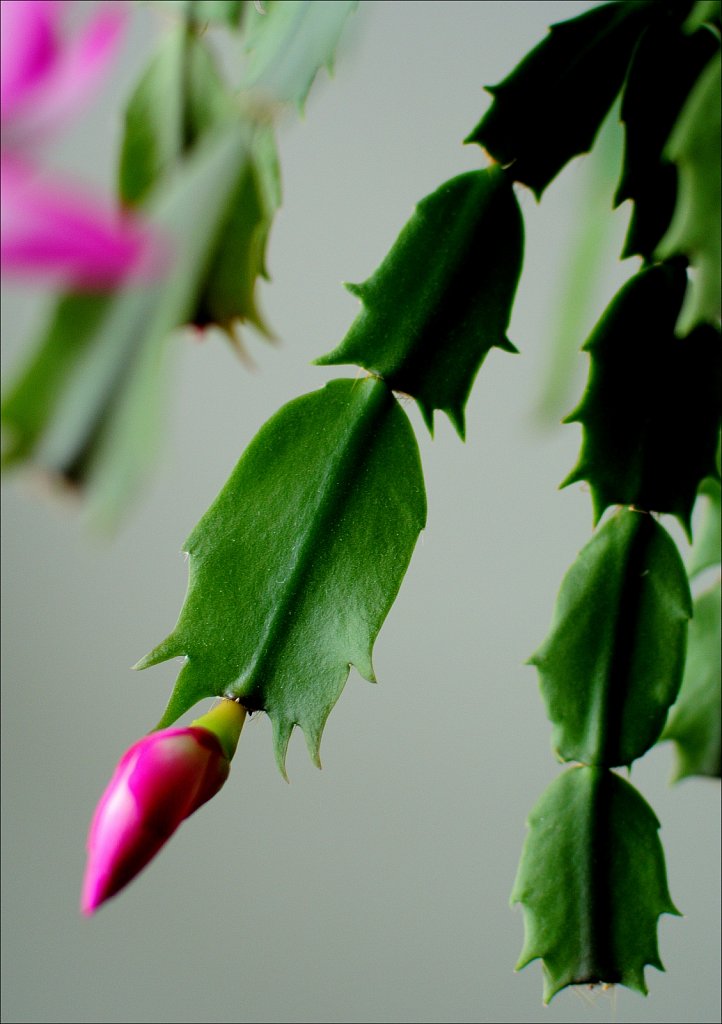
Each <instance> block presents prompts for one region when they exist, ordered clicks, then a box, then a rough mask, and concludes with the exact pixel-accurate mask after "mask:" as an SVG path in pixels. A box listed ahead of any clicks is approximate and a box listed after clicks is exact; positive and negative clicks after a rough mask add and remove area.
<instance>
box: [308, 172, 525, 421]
mask: <svg viewBox="0 0 722 1024" xmlns="http://www.w3.org/2000/svg"><path fill="white" fill-rule="evenodd" d="M523 251H524V228H523V221H522V217H521V212H520V210H519V206H518V203H517V201H516V197H515V195H514V192H513V190H512V185H511V181H510V180H509V178H508V177H507V176H506V175H505V174H504V172H503V171H502V169H501V168H500V167H498V166H497V167H490V168H488V169H487V170H483V171H472V172H471V173H469V174H462V175H460V176H459V177H458V178H453V179H452V180H451V181H448V182H446V183H445V184H444V185H442V186H441V188H439V189H438V190H437V191H436V192H434V193H433V194H432V195H430V196H428V197H427V198H426V199H424V200H422V202H420V203H419V204H418V206H417V207H416V211H415V213H414V215H413V217H412V218H411V220H410V221H409V222H408V224H407V225H406V227H405V228H404V230H403V231H402V232H401V234H400V235H399V237H398V239H397V240H396V242H395V244H394V246H393V247H392V249H391V251H390V252H389V254H388V256H387V257H386V259H385V260H384V261H383V263H382V264H381V266H380V267H379V268H378V270H377V271H376V273H375V274H374V275H373V276H372V277H370V278H369V279H368V281H365V282H364V283H363V284H353V285H347V286H346V287H347V288H348V290H349V291H350V292H351V293H352V294H353V295H356V296H357V297H358V298H359V299H360V300H361V302H362V303H363V310H362V312H361V313H360V314H359V316H358V317H357V319H356V320H355V321H354V323H353V324H352V326H351V329H350V330H349V332H348V334H347V335H346V337H345V338H344V340H343V342H342V343H341V345H339V347H338V348H336V349H334V351H333V352H331V353H329V355H327V356H324V357H323V358H321V359H317V360H316V362H317V363H318V364H319V365H322V366H329V365H337V364H339V363H342V364H343V363H356V364H358V365H359V366H363V367H365V368H366V369H367V370H371V371H372V372H373V373H376V374H378V375H379V376H381V377H383V379H384V380H385V381H386V382H387V383H388V384H389V386H390V387H392V388H394V389H395V390H397V391H401V392H404V393H405V394H408V395H413V397H414V398H415V399H416V401H417V402H418V404H419V408H420V409H421V412H422V414H423V417H424V420H425V421H426V423H427V425H428V427H429V429H431V427H432V424H433V415H434V409H443V411H444V412H445V413H447V415H448V416H449V419H450V420H451V422H452V423H453V424H454V426H455V427H456V429H457V431H458V433H459V435H460V436H461V437H462V438H463V437H464V406H465V405H466V402H467V399H468V397H469V392H470V391H471V387H472V385H473V383H474V378H475V377H476V374H477V372H478V370H479V367H480V366H481V364H482V362H483V361H484V359H485V358H486V355H487V353H488V352H489V350H490V349H491V348H493V347H494V346H496V347H497V348H501V349H504V350H505V351H507V352H515V351H516V349H515V348H514V346H513V345H512V344H511V342H510V341H509V339H508V338H507V336H506V331H507V327H508V325H509V318H510V315H511V307H512V303H513V301H514V294H515V292H516V286H517V283H518V280H519V275H520V273H521V264H522V255H523ZM431 254H433V255H431Z"/></svg>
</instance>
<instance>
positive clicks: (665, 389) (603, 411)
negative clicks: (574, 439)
mask: <svg viewBox="0 0 722 1024" xmlns="http://www.w3.org/2000/svg"><path fill="white" fill-rule="evenodd" d="M686 284H687V277H686V274H685V271H684V268H683V267H681V266H673V265H669V264H666V265H660V266H653V267H651V268H649V269H647V270H644V271H641V272H640V273H638V274H636V275H635V276H634V277H633V278H631V280H629V281H628V282H627V283H626V284H625V285H624V286H623V287H622V289H621V290H620V291H619V292H618V293H617V295H616V296H615V297H614V299H613V300H612V302H611V303H610V305H609V307H608V308H607V309H606V311H605V312H604V314H603V316H602V317H601V319H600V321H599V323H598V324H597V326H596V327H595V329H594V331H593V332H592V335H591V337H590V338H589V340H588V341H587V343H586V344H585V345H584V350H585V351H587V352H589V354H590V356H591V367H590V373H589V381H588V384H587V388H586V391H585V393H584V397H583V398H582V401H581V404H580V405H579V406H578V407H577V408H576V409H575V410H574V412H572V413H571V414H570V415H569V416H568V417H567V418H566V420H565V422H566V423H574V422H579V423H581V424H582V427H583V429H584V437H583V442H582V449H581V453H580V456H579V462H578V463H577V465H576V467H575V468H574V470H573V471H572V472H571V473H570V474H569V476H568V477H567V478H566V479H565V480H564V482H563V483H562V487H566V486H567V485H569V484H571V483H574V482H575V481H578V480H588V481H589V484H590V486H591V490H592V499H593V503H594V511H595V520H598V519H599V517H600V516H601V514H602V512H603V511H604V509H605V508H607V506H609V505H635V506H636V507H638V508H640V509H646V510H648V511H655V512H670V513H672V514H673V515H675V516H677V517H678V518H679V520H680V521H681V523H682V524H683V526H684V527H685V529H686V530H687V532H688V533H689V531H690V529H691V527H690V517H691V513H692V507H693V505H694V501H695V497H696V494H697V488H698V486H699V484H700V482H701V480H703V479H704V477H706V476H716V474H717V468H716V460H715V453H716V450H717V438H718V432H719V422H720V365H721V364H720V343H719V332H718V331H716V330H715V329H714V328H713V327H709V326H706V325H705V326H702V327H699V328H697V329H696V330H695V332H694V333H693V334H692V335H690V336H689V337H688V338H685V339H684V340H680V339H679V338H676V337H675V334H674V326H675V323H676V321H677V316H678V314H679V309H680V306H681V304H682V297H683V295H684V290H685V287H686Z"/></svg>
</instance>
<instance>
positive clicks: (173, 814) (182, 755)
mask: <svg viewBox="0 0 722 1024" xmlns="http://www.w3.org/2000/svg"><path fill="white" fill-rule="evenodd" d="M245 717H246V712H245V709H244V708H242V707H241V706H240V705H239V704H236V703H235V701H232V700H223V701H222V702H221V704H220V705H218V706H217V707H215V708H213V709H212V710H211V711H210V712H209V713H208V714H207V715H204V716H203V717H202V718H200V719H198V722H197V723H193V725H190V726H187V727H185V728H174V729H163V730H161V731H160V732H155V733H151V734H150V735H149V736H145V737H143V739H141V740H138V742H137V743H134V744H133V746H132V747H131V748H130V750H128V751H127V752H126V753H125V754H124V755H123V757H122V758H121V759H120V762H119V764H118V767H117V768H116V769H115V774H114V775H113V777H112V779H111V780H110V783H109V784H108V787H107V788H106V790H105V792H104V793H103V796H102V797H101V799H100V802H99V803H98V806H97V808H96V810H95V814H94V815H93V820H92V822H91V825H90V832H89V835H88V861H87V865H86V869H85V877H84V879H83V891H82V897H81V903H80V908H81V910H82V912H83V913H84V914H86V915H90V914H93V913H94V912H95V911H96V910H97V909H98V907H100V905H101V904H102V903H104V902H105V901H106V900H108V899H110V897H111V896H114V895H115V894H116V893H117V892H119V891H120V890H121V889H122V888H123V887H124V886H126V885H127V884H128V882H130V881H131V880H132V879H133V878H135V876H136V875H137V874H138V872H139V871H141V869H142V868H144V867H145V865H146V864H147V863H148V862H149V861H150V860H151V859H152V858H153V857H154V856H155V855H156V853H157V852H158V851H159V850H160V848H161V847H162V846H163V845H164V843H165V842H166V841H167V840H168V839H169V838H170V837H171V836H172V835H173V833H174V832H175V830H176V829H177V828H178V826H179V825H180V823H181V822H182V821H184V819H185V818H187V817H189V816H190V815H191V814H192V813H193V812H194V811H196V810H197V809H198V808H199V807H200V806H201V805H202V804H204V803H205V802H206V801H207V800H210V798H211V797H212V796H215V794H216V793H217V792H218V790H219V789H220V788H221V786H222V785H223V783H224V782H225V781H226V778H227V777H228V772H229V770H230V763H231V758H232V757H233V754H234V752H235V748H236V744H237V742H238V737H239V735H240V732H241V728H242V727H243V722H244V719H245ZM200 723H203V724H200Z"/></svg>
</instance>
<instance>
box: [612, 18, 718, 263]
mask: <svg viewBox="0 0 722 1024" xmlns="http://www.w3.org/2000/svg"><path fill="white" fill-rule="evenodd" d="M718 46H719V43H718V41H717V40H716V39H715V37H714V35H713V34H712V33H711V32H696V33H695V34H694V35H691V36H689V35H685V34H683V33H682V32H681V30H680V27H679V23H678V21H677V20H676V19H674V20H672V19H669V20H666V21H659V22H658V23H657V24H654V25H652V26H650V28H649V29H648V30H647V31H646V32H645V33H644V35H643V36H642V38H641V40H640V42H639V46H638V47H637V49H636V51H635V54H634V57H633V59H632V64H631V67H630V69H629V74H628V76H627V81H626V83H625V86H624V97H623V100H622V120H623V121H624V123H625V126H626V132H625V150H624V167H623V170H622V177H621V180H620V182H619V187H618V189H617V194H616V196H615V199H614V203H615V206H618V205H619V204H620V203H622V202H624V200H625V199H632V200H633V201H634V209H633V211H632V217H631V221H630V225H629V233H628V234H627V240H626V243H625V246H624V251H623V253H622V258H626V257H627V256H632V255H634V254H635V253H638V254H639V255H641V256H644V257H645V259H647V260H651V259H652V256H653V253H654V250H655V249H656V247H657V245H658V243H659V241H660V239H661V238H662V235H663V234H664V232H665V231H666V229H667V227H668V226H669V222H670V219H671V217H672V211H673V210H674V205H675V198H676V194H677V171H676V169H675V166H674V164H672V163H670V161H669V160H667V159H665V158H664V157H663V150H664V147H665V143H666V141H667V139H668V137H669V133H670V131H671V130H672V128H673V126H674V123H675V121H676V120H677V117H678V115H679V112H680V110H681V109H682V107H683V105H684V102H685V100H686V99H687V96H688V95H689V92H690V89H691V88H692V86H693V85H694V83H695V81H696V80H697V78H698V77H699V74H700V72H701V71H702V68H703V67H704V66H705V64H706V63H707V62H708V61H709V59H710V58H711V57H712V56H713V55H714V53H715V51H716V50H717V48H718Z"/></svg>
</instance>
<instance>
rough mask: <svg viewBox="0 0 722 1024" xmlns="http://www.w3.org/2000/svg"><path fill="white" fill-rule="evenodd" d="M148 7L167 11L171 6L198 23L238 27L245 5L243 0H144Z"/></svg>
mask: <svg viewBox="0 0 722 1024" xmlns="http://www.w3.org/2000/svg"><path fill="white" fill-rule="evenodd" d="M146 3H147V5H148V6H150V7H157V8H160V9H161V10H163V11H165V12H167V11H168V8H172V9H173V10H174V11H176V12H177V13H178V14H182V15H183V16H184V17H186V18H193V19H194V20H195V21H197V22H198V23H199V24H200V25H205V24H208V23H211V24H219V25H225V26H226V27H227V28H238V27H239V25H240V23H241V17H242V15H243V8H244V7H245V6H246V4H245V2H244V0H146Z"/></svg>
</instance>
